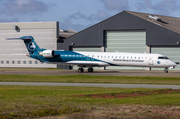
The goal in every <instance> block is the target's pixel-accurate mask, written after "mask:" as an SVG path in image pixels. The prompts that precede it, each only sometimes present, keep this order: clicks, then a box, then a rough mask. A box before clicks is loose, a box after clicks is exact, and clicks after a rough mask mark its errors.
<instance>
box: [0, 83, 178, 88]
mask: <svg viewBox="0 0 180 119" xmlns="http://www.w3.org/2000/svg"><path fill="white" fill-rule="evenodd" d="M0 85H19V86H72V87H106V88H107V87H108V88H111V87H113V88H156V89H180V85H156V84H107V83H45V82H0Z"/></svg>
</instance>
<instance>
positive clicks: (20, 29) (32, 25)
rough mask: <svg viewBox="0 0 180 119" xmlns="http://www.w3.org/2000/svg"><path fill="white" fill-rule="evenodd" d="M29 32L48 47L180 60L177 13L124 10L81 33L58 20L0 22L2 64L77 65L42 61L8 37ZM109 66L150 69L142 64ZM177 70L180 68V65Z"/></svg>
mask: <svg viewBox="0 0 180 119" xmlns="http://www.w3.org/2000/svg"><path fill="white" fill-rule="evenodd" d="M29 35H32V36H33V37H34V38H35V40H36V42H37V44H38V45H39V46H40V47H42V48H46V49H54V50H66V51H94V52H145V53H160V54H163V55H166V56H168V57H169V58H170V59H172V60H173V61H175V62H180V56H179V55H180V18H175V17H169V16H162V15H154V14H148V13H139V12H132V11H122V12H120V13H119V14H117V15H114V16H112V17H110V18H108V19H106V20H104V21H101V22H100V23H97V24H95V25H93V26H91V27H89V28H87V29H84V30H82V31H80V32H78V33H77V32H75V31H72V30H65V31H63V30H59V23H58V22H26V23H25V22H24V23H21V22H19V23H0V36H1V37H0V42H1V44H0V67H32V68H34V67H41V68H43V67H44V68H62V69H72V68H76V67H71V66H67V65H55V64H42V63H41V62H39V61H37V60H34V59H31V58H29V57H27V56H26V54H27V53H28V52H27V50H26V48H25V46H24V43H23V42H22V41H20V40H19V41H18V40H16V41H12V40H11V41H8V40H5V38H14V37H15V38H16V37H21V36H29ZM106 69H140V70H141V69H142V70H147V68H138V67H106ZM154 70H156V69H154ZM175 70H180V66H177V67H176V68H175Z"/></svg>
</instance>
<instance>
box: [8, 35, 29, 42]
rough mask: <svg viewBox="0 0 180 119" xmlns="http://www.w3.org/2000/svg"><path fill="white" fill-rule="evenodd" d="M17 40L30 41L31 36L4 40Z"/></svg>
mask: <svg viewBox="0 0 180 119" xmlns="http://www.w3.org/2000/svg"><path fill="white" fill-rule="evenodd" d="M17 39H21V40H26V41H31V40H32V37H31V36H23V37H20V38H6V40H17Z"/></svg>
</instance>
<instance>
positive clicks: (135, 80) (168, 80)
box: [0, 75, 180, 85]
mask: <svg viewBox="0 0 180 119" xmlns="http://www.w3.org/2000/svg"><path fill="white" fill-rule="evenodd" d="M0 81H5V82H59V83H115V84H116V83H121V84H171V85H180V77H139V76H91V75H63V76H62V75H0Z"/></svg>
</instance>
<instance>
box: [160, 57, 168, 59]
mask: <svg viewBox="0 0 180 119" xmlns="http://www.w3.org/2000/svg"><path fill="white" fill-rule="evenodd" d="M158 59H169V58H168V57H158Z"/></svg>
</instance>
